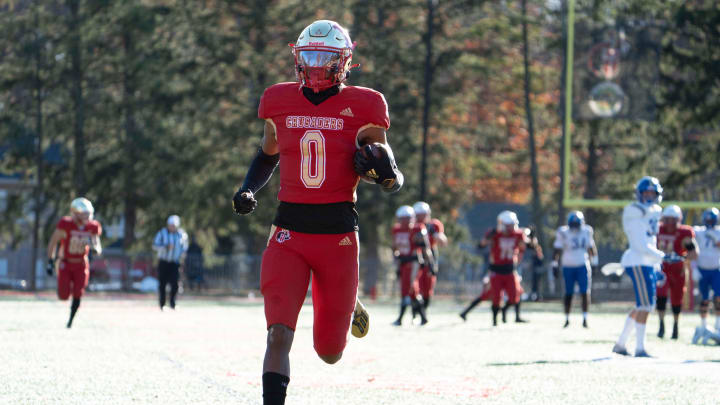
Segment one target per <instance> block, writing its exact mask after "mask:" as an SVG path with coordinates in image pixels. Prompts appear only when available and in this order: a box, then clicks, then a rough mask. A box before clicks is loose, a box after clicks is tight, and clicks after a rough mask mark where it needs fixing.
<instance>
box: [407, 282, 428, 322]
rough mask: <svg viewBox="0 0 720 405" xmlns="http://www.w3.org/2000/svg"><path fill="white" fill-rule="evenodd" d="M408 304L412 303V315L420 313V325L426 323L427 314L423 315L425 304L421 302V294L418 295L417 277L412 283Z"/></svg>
mask: <svg viewBox="0 0 720 405" xmlns="http://www.w3.org/2000/svg"><path fill="white" fill-rule="evenodd" d="M410 305H412V310H413V317H414V316H416V315H420V325H425V324H426V323H428V320H427V316H426V315H425V305H424V303H423V298H422V295H420V289H419V287H418V283H417V279H416V280H415V281H414V282H413V284H412V290H411V292H410Z"/></svg>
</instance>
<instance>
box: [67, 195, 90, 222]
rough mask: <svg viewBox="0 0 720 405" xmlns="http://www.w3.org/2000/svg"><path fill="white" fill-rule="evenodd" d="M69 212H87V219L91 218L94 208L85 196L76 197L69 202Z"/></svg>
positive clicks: (80, 213) (79, 213)
mask: <svg viewBox="0 0 720 405" xmlns="http://www.w3.org/2000/svg"><path fill="white" fill-rule="evenodd" d="M70 212H71V213H73V214H77V215H82V214H87V215H88V219H92V217H93V214H94V213H95V209H94V208H93V205H92V203H91V202H90V200H88V199H87V198H83V197H80V198H76V199H74V200H72V202H71V203H70Z"/></svg>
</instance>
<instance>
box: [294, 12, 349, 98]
mask: <svg viewBox="0 0 720 405" xmlns="http://www.w3.org/2000/svg"><path fill="white" fill-rule="evenodd" d="M290 46H291V47H292V48H293V51H292V52H293V55H294V57H295V74H296V76H297V79H298V81H299V82H300V83H301V84H302V85H303V86H304V87H308V88H311V89H313V91H315V93H318V92H320V90H325V89H328V88H330V87H333V86H336V85H338V84H340V83H342V82H343V81H345V79H347V76H348V72H349V71H350V68H351V65H350V62H351V61H352V51H353V48H354V47H355V45H354V44H353V42H352V41H351V40H350V34H348V32H347V30H346V29H345V28H343V27H341V26H340V24H338V23H336V22H335V21H330V20H318V21H315V22H314V23H312V24H310V25H308V26H307V27H305V29H304V30H302V32H301V33H300V36H299V37H298V39H297V42H296V43H295V44H291V45H290Z"/></svg>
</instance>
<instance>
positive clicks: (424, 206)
mask: <svg viewBox="0 0 720 405" xmlns="http://www.w3.org/2000/svg"><path fill="white" fill-rule="evenodd" d="M413 209H414V210H415V215H423V214H424V215H430V204H428V203H426V202H425V201H418V202H416V203H415V204H413Z"/></svg>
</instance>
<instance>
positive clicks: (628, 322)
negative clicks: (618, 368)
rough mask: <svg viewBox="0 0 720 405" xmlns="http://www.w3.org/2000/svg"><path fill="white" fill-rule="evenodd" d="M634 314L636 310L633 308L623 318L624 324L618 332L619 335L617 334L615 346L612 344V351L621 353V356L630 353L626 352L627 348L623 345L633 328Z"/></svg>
mask: <svg viewBox="0 0 720 405" xmlns="http://www.w3.org/2000/svg"><path fill="white" fill-rule="evenodd" d="M635 316H636V311H635V310H634V309H633V310H631V311H630V313H629V314H628V316H627V318H625V325H624V326H623V329H622V332H620V336H618V339H617V341H616V342H615V346H613V349H612V351H613V352H614V353H617V354H620V355H623V356H629V355H630V353H628V351H627V348H626V347H625V345H626V343H627V340H628V338H629V337H630V334H631V333H632V331H633V329H635Z"/></svg>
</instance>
